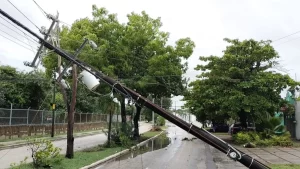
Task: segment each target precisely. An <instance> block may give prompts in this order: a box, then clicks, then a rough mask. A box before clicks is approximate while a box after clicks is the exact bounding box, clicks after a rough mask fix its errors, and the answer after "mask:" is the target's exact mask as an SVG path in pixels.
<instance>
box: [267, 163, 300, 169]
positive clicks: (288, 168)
mask: <svg viewBox="0 0 300 169" xmlns="http://www.w3.org/2000/svg"><path fill="white" fill-rule="evenodd" d="M271 168H272V169H300V165H297V164H276V165H275V164H274V165H271Z"/></svg>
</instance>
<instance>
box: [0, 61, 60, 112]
mask: <svg viewBox="0 0 300 169" xmlns="http://www.w3.org/2000/svg"><path fill="white" fill-rule="evenodd" d="M0 81H1V82H0V88H1V89H2V90H0V107H1V108H10V104H13V107H15V108H24V109H28V108H31V109H39V108H41V107H43V108H45V107H49V106H50V105H49V103H50V99H51V96H52V93H50V89H51V88H52V83H51V81H50V80H49V79H46V78H45V74H44V73H43V72H41V71H37V70H34V71H31V72H20V71H17V70H16V68H13V67H11V66H4V65H1V66H0ZM56 99H57V102H58V103H60V102H59V99H60V98H59V95H58V96H57V98H56Z"/></svg>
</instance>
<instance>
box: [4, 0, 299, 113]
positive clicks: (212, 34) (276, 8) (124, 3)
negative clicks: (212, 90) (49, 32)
mask: <svg viewBox="0 0 300 169" xmlns="http://www.w3.org/2000/svg"><path fill="white" fill-rule="evenodd" d="M9 1H10V2H12V3H13V4H14V5H15V6H16V7H17V8H19V9H20V10H21V11H22V12H23V13H24V14H25V15H26V16H27V17H28V18H29V19H30V20H31V21H32V22H33V23H34V24H35V25H37V26H38V27H39V28H40V27H41V26H45V27H47V28H48V27H49V25H50V24H51V21H50V20H49V19H47V18H46V17H45V16H44V15H43V13H42V12H41V10H40V9H39V8H38V7H37V5H36V4H35V3H34V1H33V0H9ZM9 1H8V0H1V1H0V8H1V9H2V10H4V11H5V12H6V13H8V14H9V15H11V16H13V17H14V18H16V19H17V20H18V21H20V22H21V23H23V24H25V25H26V26H28V27H29V28H31V29H33V30H34V31H35V32H37V33H39V31H38V29H37V28H36V27H35V26H34V25H33V24H32V23H31V22H29V21H28V20H27V19H26V18H25V17H24V16H23V15H22V14H21V13H19V12H18V11H17V10H16V9H15V8H14V7H13V6H12V5H11V4H10V3H9ZM35 1H36V2H37V3H38V4H39V5H40V6H41V7H42V8H43V9H44V10H45V11H46V12H47V13H49V14H53V15H55V14H56V13H57V11H58V12H59V20H61V21H63V22H65V23H67V24H72V23H73V22H74V21H75V20H77V19H80V18H85V17H91V12H92V5H93V4H95V5H97V6H98V7H105V8H106V9H107V10H108V11H109V12H110V13H116V14H117V15H118V18H119V20H120V21H121V22H124V23H125V22H126V21H127V18H126V15H127V14H128V13H131V12H137V13H140V12H141V11H146V12H147V13H148V14H149V15H150V16H151V17H154V18H156V17H161V21H162V23H163V27H162V30H163V31H167V32H169V33H170V39H169V43H170V44H172V43H174V42H175V41H176V40H178V39H180V38H185V37H190V38H191V39H192V40H193V41H194V42H195V44H196V48H195V49H194V53H193V55H192V56H191V57H190V58H189V59H188V63H189V69H188V71H187V73H186V74H185V76H186V77H188V78H190V79H191V80H195V79H196V77H195V76H196V75H197V74H199V72H196V71H195V70H194V68H195V66H196V65H197V64H201V62H200V61H199V59H198V58H199V56H208V55H219V56H220V55H221V54H222V51H223V50H224V49H225V47H226V43H225V42H224V41H223V39H224V38H232V39H233V38H238V39H240V40H244V39H250V38H252V39H255V40H275V41H274V43H272V45H273V46H274V47H275V50H277V52H278V53H279V55H280V59H279V61H280V65H281V66H282V67H283V68H284V69H285V70H288V72H286V73H288V74H289V75H290V76H291V77H292V78H294V79H296V80H297V75H298V76H300V74H299V72H300V67H299V66H297V65H298V62H297V61H298V60H299V59H298V58H299V55H300V48H299V47H298V45H300V33H296V34H294V35H292V36H289V37H286V38H283V39H280V38H282V37H285V36H287V35H290V34H292V33H295V32H297V31H299V30H300V22H299V21H298V20H299V17H298V16H299V12H300V11H299V10H298V7H299V5H300V1H297V0H289V1H284V0H226V1H224V0H185V1H178V0H163V1H162V0H159V1H158V0H151V1H149V0H148V1H145V0H143V1H141V0H85V1H75V0H51V1H50V0H49V1H46V0H35ZM297 11H299V12H297ZM7 26H9V27H10V28H14V27H12V26H11V25H9V24H8V23H7V22H6V21H4V20H3V19H2V18H0V42H1V43H0V44H1V45H0V64H3V65H11V66H14V67H18V69H19V70H26V71H29V70H32V68H29V67H26V66H24V64H23V62H24V61H30V62H31V61H32V60H33V58H34V56H35V53H36V48H37V44H34V43H31V42H30V39H29V38H25V37H24V36H21V35H22V34H23V33H22V32H21V33H20V32H19V34H17V33H16V32H14V31H12V30H10V29H9V28H7ZM14 30H16V29H15V28H14ZM6 33H8V34H9V35H13V36H14V37H16V38H18V39H19V40H21V41H23V42H20V41H17V42H18V43H19V44H21V45H23V46H24V47H26V48H24V47H22V46H20V45H18V44H16V43H14V42H11V41H9V40H7V39H6V38H3V36H5V37H7V38H10V39H12V40H14V41H16V39H14V38H12V37H10V36H9V35H7V34H6ZM278 39H279V40H278ZM29 42H30V46H28V43H29ZM298 79H299V78H298ZM181 99H182V97H180V96H179V97H174V98H173V107H175V105H176V107H177V108H180V106H182V105H183V104H184V102H182V101H181Z"/></svg>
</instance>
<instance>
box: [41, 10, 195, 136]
mask: <svg viewBox="0 0 300 169" xmlns="http://www.w3.org/2000/svg"><path fill="white" fill-rule="evenodd" d="M92 16H93V18H92V19H89V18H84V19H79V20H77V21H75V22H74V23H73V24H72V27H71V28H63V29H62V31H61V34H60V37H61V47H62V48H63V49H65V50H68V51H75V50H76V49H77V48H78V46H79V45H80V43H81V42H82V41H83V38H89V39H90V40H93V41H94V42H96V44H98V46H99V49H98V50H96V51H95V50H92V49H91V48H90V47H89V46H86V47H85V48H84V49H83V50H82V52H81V53H80V54H79V56H78V57H79V58H80V59H81V60H83V61H85V62H87V63H89V64H90V65H92V66H93V67H94V68H96V69H98V70H101V71H102V72H103V73H105V74H107V75H109V76H112V77H114V78H116V79H118V80H119V82H120V83H122V84H125V85H126V86H128V87H130V88H132V89H135V90H136V91H137V92H139V93H140V94H141V95H143V96H148V95H149V94H151V95H154V96H155V97H162V96H165V97H170V96H171V94H173V95H179V94H181V93H182V92H183V91H184V89H185V86H186V80H185V79H183V77H182V74H184V73H185V71H186V70H187V63H186V59H188V58H189V56H190V55H191V54H192V52H193V48H194V46H195V45H194V43H193V42H192V41H191V40H190V39H189V38H184V39H180V40H178V41H177V42H176V45H175V46H174V47H173V46H171V45H167V42H168V37H169V34H168V33H166V32H162V31H160V30H159V29H160V27H161V26H162V23H161V21H160V18H156V19H153V18H151V17H150V16H148V14H146V12H142V13H141V14H136V13H131V14H129V15H128V22H127V23H126V24H121V23H119V21H118V19H117V16H116V14H110V13H109V12H108V11H107V10H106V9H105V8H98V7H97V6H95V5H93V10H92ZM78 42H79V43H78ZM56 60H57V59H56V58H55V57H52V58H50V57H46V58H45V59H44V65H45V67H46V69H47V72H51V70H53V68H54V67H55V66H56V65H57V61H56ZM48 74H51V73H48ZM100 89H101V90H107V89H105V86H103V88H100ZM102 93H103V92H102ZM116 97H118V99H119V100H120V102H121V116H122V121H123V122H126V111H125V110H126V106H125V97H123V96H118V95H116ZM127 97H128V98H129V97H130V96H127ZM136 111H137V112H136V113H135V114H136V116H135V117H134V124H135V125H134V126H135V136H136V137H138V136H139V133H138V123H137V122H138V119H139V116H140V112H141V107H139V106H138V105H137V104H136Z"/></svg>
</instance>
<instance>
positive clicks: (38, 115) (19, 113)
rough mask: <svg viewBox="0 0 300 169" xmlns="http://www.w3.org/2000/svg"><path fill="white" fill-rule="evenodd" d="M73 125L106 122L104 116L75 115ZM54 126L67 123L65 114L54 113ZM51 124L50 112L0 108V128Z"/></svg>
mask: <svg viewBox="0 0 300 169" xmlns="http://www.w3.org/2000/svg"><path fill="white" fill-rule="evenodd" d="M74 121H75V123H96V122H106V121H107V115H106V114H97V113H75V116H74ZM54 122H55V124H64V123H67V113H66V112H64V111H55V121H54ZM50 123H52V111H49V110H33V109H4V108H0V126H12V125H41V124H50Z"/></svg>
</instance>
